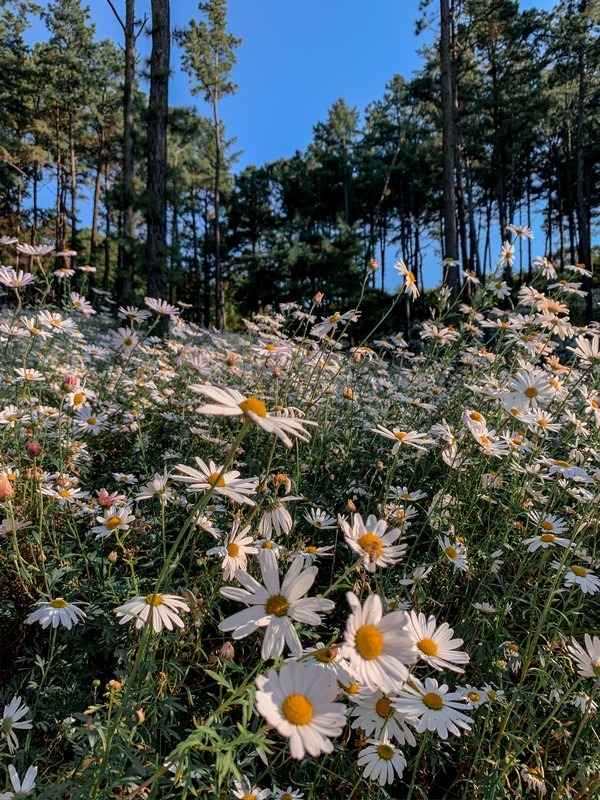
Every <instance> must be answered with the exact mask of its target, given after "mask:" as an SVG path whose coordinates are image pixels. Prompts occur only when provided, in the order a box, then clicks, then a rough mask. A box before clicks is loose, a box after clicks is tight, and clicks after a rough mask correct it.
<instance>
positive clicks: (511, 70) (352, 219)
mask: <svg viewBox="0 0 600 800" xmlns="http://www.w3.org/2000/svg"><path fill="white" fill-rule="evenodd" d="M111 5H112V6H113V10H114V11H115V30H116V31H121V32H122V38H121V41H120V42H119V41H109V40H104V41H97V40H96V38H95V31H94V25H93V21H92V20H91V18H90V16H89V12H88V11H87V10H86V9H84V8H82V6H81V3H80V0H58V1H57V2H50V3H49V4H48V5H47V6H46V7H45V8H44V9H43V10H42V9H40V8H39V7H38V6H36V4H35V3H32V2H30V0H4V2H2V3H0V6H1V9H0V73H1V74H2V76H3V80H2V82H0V186H1V192H0V233H3V234H5V235H12V236H18V237H19V239H20V241H22V242H28V243H31V244H38V243H48V242H50V243H53V244H54V245H55V247H56V249H57V250H59V251H64V250H72V251H76V252H77V254H78V255H77V256H76V257H75V256H73V257H72V259H73V260H74V259H75V258H77V259H78V260H79V263H80V264H83V263H89V264H91V265H92V266H95V267H96V270H97V271H96V274H95V281H96V287H97V288H102V289H104V290H109V291H111V292H113V294H114V295H115V296H116V298H117V299H118V300H121V301H128V300H132V299H133V298H134V296H135V295H136V294H139V293H140V292H141V291H143V292H148V291H149V292H150V294H152V295H153V296H157V295H161V296H164V297H165V298H166V299H168V300H169V301H171V302H175V301H180V302H183V303H190V304H192V305H193V307H194V309H195V314H196V318H197V320H198V321H199V322H201V323H203V324H205V325H207V324H210V323H213V324H215V323H216V324H217V326H218V327H221V326H222V325H223V324H225V323H226V322H227V318H228V316H229V318H231V316H232V315H233V313H244V314H248V313H251V312H252V311H256V310H258V309H260V308H262V307H264V306H266V305H268V304H277V303H280V302H285V301H289V300H296V301H301V300H306V299H310V297H312V296H313V295H314V294H315V293H316V292H317V291H321V292H324V293H325V295H326V297H327V299H328V301H329V302H330V303H332V304H336V305H337V304H341V305H344V306H349V305H352V303H353V300H355V299H356V296H357V294H358V293H359V291H360V284H361V280H362V276H363V275H364V274H365V270H368V266H369V264H370V263H371V261H372V259H376V260H377V261H378V262H379V265H380V269H379V270H377V271H376V272H375V271H374V272H373V273H372V275H373V277H372V287H371V295H370V298H371V302H373V303H377V302H378V293H379V292H383V288H384V286H385V283H386V275H388V274H389V272H390V270H391V266H392V265H391V264H389V263H388V254H389V253H390V252H394V251H397V252H400V253H401V254H402V257H403V259H404V261H405V262H406V264H407V266H408V267H409V269H410V270H411V271H412V272H413V273H414V274H415V275H416V276H417V280H418V281H421V276H422V268H423V259H424V252H423V251H424V243H425V242H428V241H431V240H432V239H435V240H438V241H439V242H440V249H441V250H442V251H443V254H444V255H445V256H448V257H451V258H453V259H457V260H458V261H460V262H461V265H462V268H463V269H465V270H468V271H473V272H474V273H476V274H477V276H479V277H484V276H485V275H486V274H489V273H490V272H491V271H492V270H493V269H494V268H495V266H496V261H497V254H498V252H499V250H500V247H501V244H502V241H503V239H504V238H505V236H506V233H505V229H506V226H507V225H508V224H511V223H512V224H515V225H520V226H531V225H532V220H533V217H534V214H536V215H541V217H542V219H543V227H544V231H545V242H544V243H539V242H538V243H536V245H537V246H536V254H540V255H541V254H542V250H543V251H544V254H545V255H547V256H549V257H551V258H553V259H554V260H556V262H557V266H561V265H563V264H569V263H577V262H579V263H583V264H585V265H586V266H587V267H588V268H589V267H590V266H593V264H592V261H593V248H592V238H593V237H592V232H593V228H594V222H595V221H596V220H597V215H598V206H599V202H600V198H599V191H598V172H599V164H600V159H599V155H600V37H599V36H598V33H599V30H600V2H599V0H579V2H574V1H570V2H566V1H563V2H559V3H558V4H557V5H556V7H555V8H554V10H553V11H552V12H550V13H547V12H543V11H540V10H537V9H528V10H522V9H520V7H519V3H518V2H513V1H512V0H439V2H438V1H437V0H430V2H424V3H422V9H423V19H422V21H421V23H420V24H421V25H431V26H433V27H434V28H435V29H436V31H437V39H436V44H435V46H433V47H431V48H430V49H426V50H425V51H424V57H423V66H422V68H421V70H420V71H419V72H418V74H416V75H415V76H414V77H413V78H412V79H411V80H407V79H405V78H404V77H402V76H400V75H394V76H391V78H390V81H389V83H388V85H387V86H386V87H385V90H384V92H383V94H382V96H381V98H379V99H377V100H374V101H373V102H372V103H370V104H369V105H368V106H367V108H366V109H364V110H361V111H359V109H357V108H352V107H350V106H349V105H348V104H347V103H346V102H345V101H344V100H343V99H340V100H338V101H336V102H335V103H334V104H333V106H332V107H331V109H330V110H329V112H328V116H327V119H326V120H324V121H322V122H319V123H317V124H316V125H315V126H314V129H313V138H312V141H311V142H310V144H309V145H308V147H307V149H306V151H305V152H299V151H298V152H296V153H295V155H294V156H292V157H291V158H281V159H278V160H277V161H273V162H271V163H267V164H264V165H262V166H251V167H247V168H246V169H244V170H243V171H242V172H240V173H239V174H234V168H235V162H236V154H235V149H234V143H233V142H231V141H230V140H228V138H227V132H226V120H225V121H223V120H221V119H220V113H219V112H220V105H219V101H220V99H221V98H222V97H223V96H224V95H226V94H229V93H232V92H234V91H235V88H236V87H235V86H234V85H233V84H232V83H231V68H232V66H233V64H234V62H235V51H236V48H237V47H238V46H239V44H240V41H239V40H237V39H235V37H234V36H233V35H232V34H230V33H228V32H227V19H226V10H227V3H226V0H210V2H206V3H200V7H199V12H198V14H197V17H198V21H195V22H193V23H191V24H190V26H189V27H188V28H187V29H186V30H184V31H180V32H178V33H176V36H177V38H178V41H179V43H180V45H181V47H182V52H183V62H182V66H183V68H184V70H185V71H186V72H187V73H188V75H189V76H190V80H191V85H192V91H193V92H194V93H196V94H201V95H203V97H204V99H205V100H207V101H208V102H209V107H210V109H211V115H210V116H208V117H205V116H202V115H201V114H199V113H198V112H197V111H196V110H194V109H191V108H180V107H169V108H168V113H164V103H165V102H166V94H165V92H164V91H163V93H162V95H156V96H157V97H159V98H160V97H162V100H160V101H152V102H149V98H148V97H147V96H146V94H145V93H144V92H142V91H141V90H140V88H139V86H140V79H141V77H142V76H141V74H140V70H141V69H142V68H145V67H144V65H143V64H140V63H139V60H138V58H137V51H136V43H137V38H138V37H139V36H140V35H144V34H143V33H142V28H143V23H141V22H140V21H139V20H137V19H136V16H135V2H134V0H125V3H124V13H123V15H122V16H121V15H120V11H119V9H118V8H117V7H116V4H115V3H111ZM152 6H153V18H152V20H151V21H148V23H147V27H148V26H150V25H151V26H152V30H153V42H154V46H153V56H152V59H153V60H154V72H153V73H152V76H151V77H152V80H151V87H154V88H156V87H157V86H158V85H159V83H160V81H161V80H162V87H163V88H164V87H165V84H167V85H168V80H166V79H165V69H164V65H165V63H167V64H168V63H169V61H168V59H169V53H168V38H169V34H170V33H171V31H170V28H169V22H168V10H169V4H168V2H166V0H161V2H159V0H153V4H152ZM40 13H41V15H42V18H43V21H44V23H45V27H46V29H47V33H48V35H47V38H46V39H45V41H40V42H37V43H35V44H34V45H33V46H30V45H29V44H27V42H26V32H27V29H28V27H29V25H30V21H31V19H32V17H33V15H38V14H40ZM444 22H445V25H446V27H445V28H444ZM383 24H385V20H382V25H383ZM161 26H162V29H163V33H164V31H165V30H166V33H167V37H166V38H167V41H166V43H165V37H164V36H163V39H162V45H161V44H160V36H159V35H157V32H158V34H160V29H161ZM155 35H156V40H155ZM417 42H418V40H416V43H417ZM161 46H162V50H161V51H160V52H159V48H160V47H161ZM165 48H166V52H165ZM160 59H162V61H161V60H160ZM165 59H166V61H165ZM157 64H158V66H157ZM160 64H162V73H161V67H160ZM151 66H152V65H151ZM171 66H173V65H171ZM365 69H368V63H366V64H365ZM167 72H168V70H167ZM444 86H445V87H446V94H445V96H444V94H443V91H442V89H443V87H444ZM151 92H152V88H151ZM161 102H162V103H163V108H162V110H161ZM161 115H162V117H161ZM163 118H164V119H163ZM157 119H159V122H160V119H163V121H164V124H165V125H166V151H165V152H166V156H165V159H166V171H165V176H166V177H165V181H166V184H165V186H164V192H165V195H164V198H162V199H161V198H160V186H158V189H157V188H156V180H157V176H158V178H160V174H159V173H160V166H161V165H160V164H159V165H158V167H157V166H156V163H154V164H153V162H152V160H151V161H150V163H151V164H153V165H152V166H151V167H150V169H149V168H148V163H149V162H148V156H149V155H150V156H151V157H152V158H154V159H156V154H157V153H159V154H160V147H157V145H156V141H160V136H161V135H162V134H161V132H160V125H159V126H158V128H157V127H156V125H155V124H154V123H155V122H156V120H157ZM153 126H154V127H153ZM157 131H158V132H157ZM153 136H154V137H156V136H158V140H157V139H156V138H154V139H152V138H151V137H153ZM149 137H150V139H149ZM240 146H242V147H243V142H240ZM165 159H163V161H164V160H165ZM444 165H445V168H444ZM163 166H164V165H163ZM149 179H150V180H149ZM153 181H154V184H153ZM444 181H446V187H447V190H446V192H445V193H444V191H443V186H444ZM448 181H450V191H451V200H452V202H451V203H449V201H448ZM48 185H51V187H52V189H53V195H54V198H55V201H54V202H53V203H52V205H48V204H47V203H46V202H45V198H46V197H47V196H48V193H47V187H48ZM43 187H44V188H45V191H44V192H43V191H42V188H43ZM149 187H150V188H149ZM152 187H154V188H152ZM157 197H158V198H159V199H158V201H157ZM84 203H85V204H87V206H88V207H90V206H91V209H92V224H91V227H86V228H83V227H82V225H81V222H80V220H81V218H82V211H83V206H84ZM157 203H158V205H157ZM448 208H450V217H449V216H448ZM151 226H154V227H156V230H157V231H158V234H157V235H158V239H157V240H156V242H155V243H154V245H153V247H150V248H149V247H148V239H149V238H150V237H149V235H148V234H149V232H150V229H151ZM154 227H153V230H154ZM449 233H450V237H448V234H449ZM153 236H154V234H153ZM524 246H525V248H526V251H527V242H525V245H524ZM529 256H530V253H529V252H526V253H525V257H524V259H523V261H522V262H521V263H524V264H525V265H526V266H525V269H526V270H528V269H529V268H530V267H529V265H530V264H531V258H530V257H529ZM4 257H5V258H6V255H5V256H4ZM516 266H517V269H516V272H517V276H516V277H517V278H518V277H519V275H518V272H519V265H518V263H517V264H516ZM441 277H442V267H441V265H440V278H441ZM446 278H448V276H446ZM455 279H456V277H455Z"/></svg>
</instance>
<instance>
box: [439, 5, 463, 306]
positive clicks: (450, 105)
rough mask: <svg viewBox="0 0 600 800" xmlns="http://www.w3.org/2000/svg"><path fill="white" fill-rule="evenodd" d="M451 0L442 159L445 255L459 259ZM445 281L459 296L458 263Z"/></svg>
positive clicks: (446, 13)
mask: <svg viewBox="0 0 600 800" xmlns="http://www.w3.org/2000/svg"><path fill="white" fill-rule="evenodd" d="M452 11H453V2H452V0H440V14H441V25H440V60H441V93H442V162H443V185H442V188H443V199H442V203H443V209H442V215H443V222H444V258H445V259H450V260H456V258H457V255H458V253H457V239H456V193H455V190H454V167H455V164H456V136H455V126H454V98H453V94H454V93H453V91H452V83H453V80H452V72H453V66H454V65H453V63H452V52H451V31H452V16H451V15H452ZM444 283H445V284H446V285H447V286H448V288H449V289H450V292H451V298H452V299H454V298H456V297H457V296H458V291H459V278H458V266H456V264H451V263H448V261H446V262H445V263H444Z"/></svg>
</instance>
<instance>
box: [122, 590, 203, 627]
mask: <svg viewBox="0 0 600 800" xmlns="http://www.w3.org/2000/svg"><path fill="white" fill-rule="evenodd" d="M189 610H190V607H189V606H188V604H187V603H184V601H183V600H182V599H181V597H178V596H177V595H176V594H147V595H146V596H145V597H134V598H132V599H131V600H128V601H127V602H126V603H124V604H123V605H122V606H119V607H118V608H115V614H116V615H117V617H121V619H120V620H119V622H120V624H121V625H125V624H126V623H127V622H131V620H132V619H135V627H136V628H143V627H144V625H145V624H146V621H147V619H148V617H149V616H151V625H152V630H153V631H154V633H160V632H161V631H162V629H163V627H165V628H166V629H167V630H169V631H172V630H173V628H174V627H175V626H177V627H178V628H183V626H184V623H183V620H182V619H181V617H180V616H179V614H180V613H181V612H182V611H187V612H189Z"/></svg>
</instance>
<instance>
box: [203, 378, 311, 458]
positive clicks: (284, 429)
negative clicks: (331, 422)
mask: <svg viewBox="0 0 600 800" xmlns="http://www.w3.org/2000/svg"><path fill="white" fill-rule="evenodd" d="M190 389H191V390H192V391H194V392H197V393H198V394H203V395H205V396H206V397H209V398H210V399H211V400H214V401H215V403H214V404H209V405H206V406H200V408H198V409H197V411H198V413H199V414H210V415H215V416H227V417H238V416H244V417H246V419H249V420H252V422H254V423H255V424H256V425H258V426H259V428H262V429H263V430H265V431H267V433H273V434H275V436H277V437H279V439H281V441H282V442H283V443H284V445H285V446H286V447H291V446H292V440H291V438H290V437H291V436H293V437H296V438H297V439H301V440H302V441H303V442H309V441H310V434H309V433H308V431H305V430H304V428H303V427H302V426H303V425H316V424H317V423H316V422H312V421H309V420H305V419H303V420H300V419H296V418H295V417H292V416H282V415H281V414H277V413H269V412H268V411H267V407H266V405H265V404H264V403H263V401H262V400H259V399H258V398H257V397H245V396H244V395H243V394H241V393H240V392H238V391H237V389H218V388H217V387H216V386H210V385H208V384H204V385H200V384H192V385H190Z"/></svg>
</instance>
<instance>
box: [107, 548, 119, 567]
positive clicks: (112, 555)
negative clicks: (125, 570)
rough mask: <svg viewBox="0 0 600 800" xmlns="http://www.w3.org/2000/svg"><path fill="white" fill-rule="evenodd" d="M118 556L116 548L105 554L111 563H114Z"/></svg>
mask: <svg viewBox="0 0 600 800" xmlns="http://www.w3.org/2000/svg"><path fill="white" fill-rule="evenodd" d="M118 557H119V556H118V555H117V551H116V550H111V552H110V553H109V554H108V556H107V558H108V560H109V561H110V563H111V564H114V563H115V562H116V560H117V558H118Z"/></svg>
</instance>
